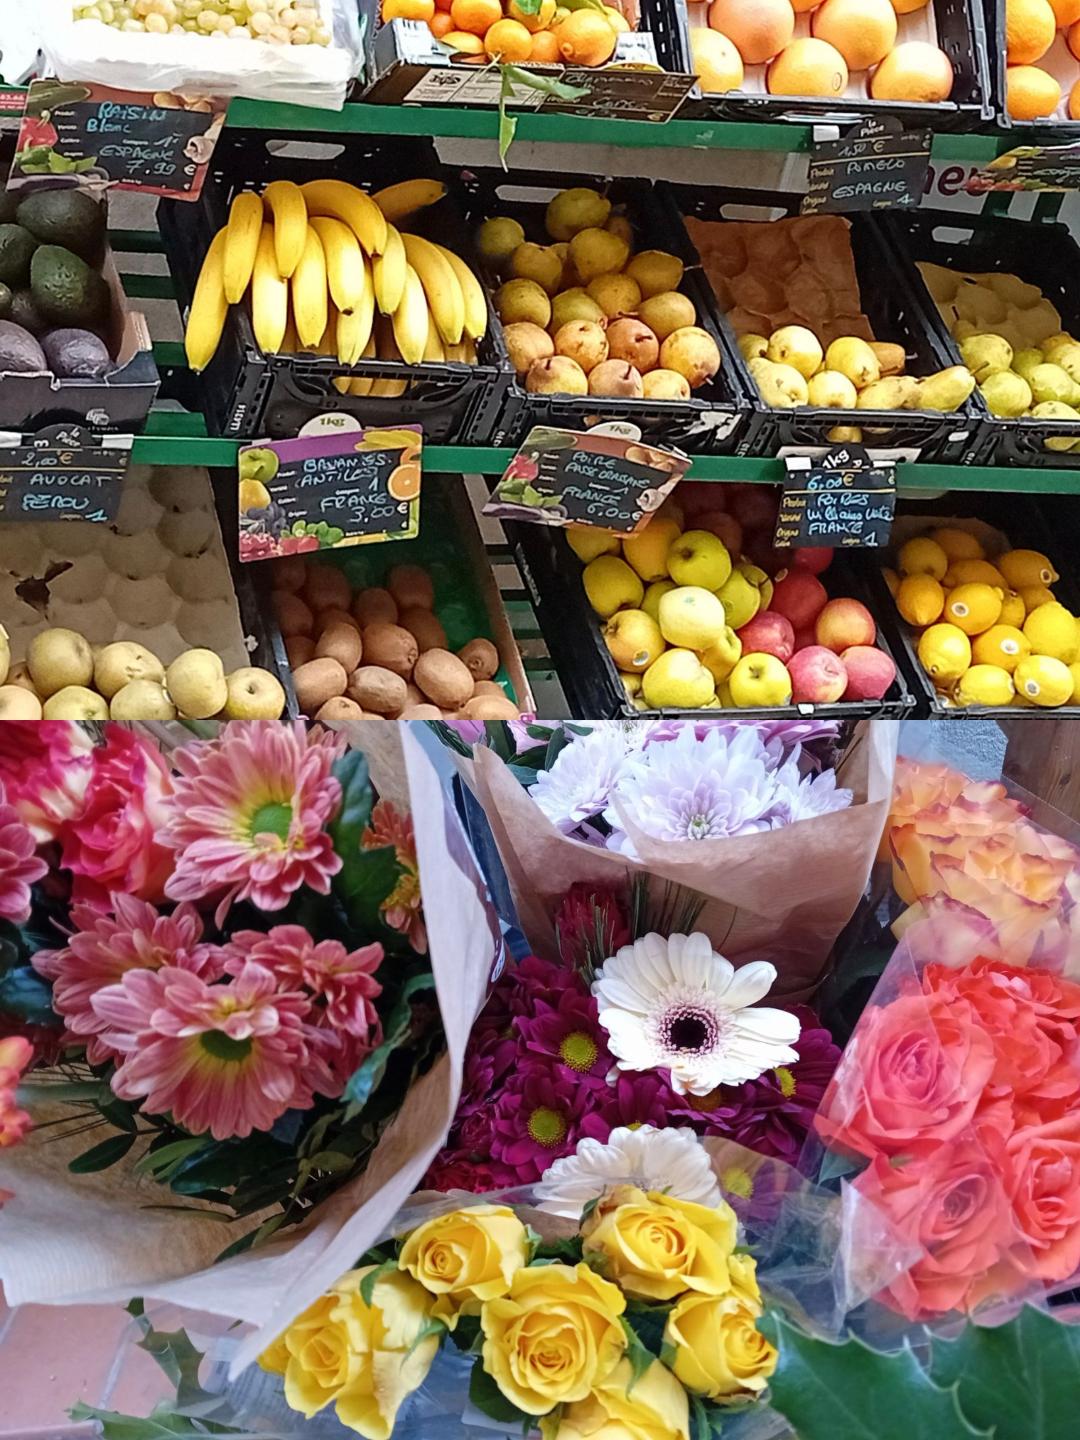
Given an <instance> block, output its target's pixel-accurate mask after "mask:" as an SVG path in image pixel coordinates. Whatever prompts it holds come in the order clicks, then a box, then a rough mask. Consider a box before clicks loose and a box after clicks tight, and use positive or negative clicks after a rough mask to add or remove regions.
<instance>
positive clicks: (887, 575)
mask: <svg viewBox="0 0 1080 1440" xmlns="http://www.w3.org/2000/svg"><path fill="white" fill-rule="evenodd" d="M881 574H882V577H883V578H884V581H885V584H886V585H887V586H888V587H889V594H890V595H891V596H892V597H893V599H894V600H895V599H896V592H897V590H899V589H900V576H899V575H898V574H897V573H896V571H895V570H890V569H889V568H888V566H886V567H885V569H884V570H882V572H881ZM930 578H931V579H933V576H931V577H930Z"/></svg>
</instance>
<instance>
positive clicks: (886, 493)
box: [774, 445, 896, 549]
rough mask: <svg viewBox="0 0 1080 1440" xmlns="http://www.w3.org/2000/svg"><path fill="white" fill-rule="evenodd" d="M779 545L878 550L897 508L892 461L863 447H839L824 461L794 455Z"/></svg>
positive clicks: (788, 462) (778, 527) (788, 461)
mask: <svg viewBox="0 0 1080 1440" xmlns="http://www.w3.org/2000/svg"><path fill="white" fill-rule="evenodd" d="M784 464H785V465H786V466H787V472H788V473H787V479H786V480H785V482H784V494H783V498H782V499H781V501H780V514H779V516H778V518H777V521H776V536H775V540H774V544H776V545H777V546H779V547H781V548H785V547H787V546H791V547H792V548H794V549H800V548H802V547H805V546H818V545H832V546H837V547H840V548H842V549H852V548H856V547H860V548H868V549H878V548H880V547H881V546H883V545H885V544H886V543H887V541H888V538H889V531H890V530H891V529H892V522H893V512H894V510H895V509H896V474H895V468H894V466H893V465H892V462H891V461H888V460H872V459H871V458H870V456H869V455H868V454H867V452H866V450H865V449H864V448H863V447H862V446H861V445H837V446H834V447H833V449H831V450H829V451H827V453H826V454H825V455H823V456H822V457H821V459H820V460H810V459H808V458H807V457H806V456H795V455H789V456H787V457H786V459H785V461H784Z"/></svg>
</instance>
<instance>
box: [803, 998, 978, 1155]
mask: <svg viewBox="0 0 1080 1440" xmlns="http://www.w3.org/2000/svg"><path fill="white" fill-rule="evenodd" d="M993 1070H994V1047H993V1044H992V1042H991V1040H990V1037H989V1036H988V1035H987V1034H986V1033H985V1032H984V1031H983V1029H982V1027H981V1024H980V1023H979V1021H978V1018H977V1017H976V1016H975V1015H974V1013H973V1011H972V1009H971V1006H970V1005H968V1004H966V1003H964V1002H962V1001H959V1002H958V1001H946V1000H944V999H943V998H942V997H940V996H936V995H904V996H901V997H900V999H898V1000H893V1001H891V1002H890V1003H888V1004H885V1005H880V1006H877V1007H876V1008H874V1009H871V1010H868V1011H866V1012H865V1014H864V1015H863V1017H862V1019H861V1020H860V1021H859V1026H858V1029H857V1030H856V1032H855V1035H854V1037H853V1039H852V1041H851V1043H850V1044H849V1045H848V1048H847V1050H846V1051H845V1053H844V1058H843V1060H842V1061H841V1062H840V1068H839V1070H838V1071H837V1072H836V1076H835V1077H834V1079H833V1081H832V1083H831V1084H830V1086H829V1089H828V1091H827V1092H826V1095H825V1099H824V1101H823V1102H822V1107H821V1110H820V1111H819V1113H818V1116H817V1119H816V1120H815V1126H816V1128H817V1131H818V1134H819V1135H821V1137H822V1138H823V1139H824V1140H825V1141H826V1142H827V1143H828V1144H831V1145H834V1146H836V1147H837V1148H838V1149H841V1150H846V1151H848V1152H854V1153H855V1154H857V1155H865V1156H868V1157H870V1158H871V1159H872V1158H873V1157H874V1156H877V1155H904V1154H908V1153H910V1152H911V1151H913V1150H916V1149H919V1150H925V1149H927V1148H932V1147H933V1146H935V1145H936V1144H937V1143H938V1142H941V1141H947V1140H953V1139H955V1138H956V1137H957V1136H958V1135H960V1134H962V1133H963V1131H965V1130H966V1129H967V1128H968V1126H969V1125H970V1124H971V1121H972V1119H973V1117H974V1115H975V1112H976V1109H977V1108H978V1105H979V1102H980V1100H981V1099H982V1097H983V1091H984V1089H985V1087H986V1085H987V1082H988V1081H989V1080H990V1077H991V1075H992V1074H993Z"/></svg>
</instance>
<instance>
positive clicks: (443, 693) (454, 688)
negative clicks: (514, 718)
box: [413, 650, 517, 714]
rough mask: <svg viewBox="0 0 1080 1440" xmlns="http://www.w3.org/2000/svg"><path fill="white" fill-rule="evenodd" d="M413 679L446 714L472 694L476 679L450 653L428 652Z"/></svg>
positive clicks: (447, 651)
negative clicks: (446, 711)
mask: <svg viewBox="0 0 1080 1440" xmlns="http://www.w3.org/2000/svg"><path fill="white" fill-rule="evenodd" d="M413 679H414V680H415V681H416V683H417V685H419V686H420V689H421V690H423V692H424V694H425V695H426V696H427V697H428V699H429V700H434V702H435V704H436V705H438V706H439V707H440V708H441V709H443V710H456V709H457V707H458V706H459V705H464V703H465V701H466V700H468V699H469V698H470V696H471V695H472V693H473V677H472V675H471V674H470V673H469V668H468V666H467V665H465V664H464V663H463V662H462V661H461V660H459V659H458V657H457V656H456V655H451V654H450V651H449V650H425V651H424V653H423V654H422V655H421V656H420V658H419V659H418V660H417V662H416V669H415V670H414V671H413ZM514 713H515V714H517V712H516V711H515V712H514Z"/></svg>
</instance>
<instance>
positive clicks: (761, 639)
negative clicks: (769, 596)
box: [738, 610, 795, 664]
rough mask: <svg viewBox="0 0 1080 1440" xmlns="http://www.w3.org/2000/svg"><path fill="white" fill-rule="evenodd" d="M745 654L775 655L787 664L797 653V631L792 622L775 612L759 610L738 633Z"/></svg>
mask: <svg viewBox="0 0 1080 1440" xmlns="http://www.w3.org/2000/svg"><path fill="white" fill-rule="evenodd" d="M738 635H739V640H740V642H741V643H742V648H743V654H744V655H748V654H750V653H751V652H752V651H756V652H758V653H759V654H763V655H775V656H776V658H777V660H782V661H783V662H784V663H785V664H786V663H787V661H789V660H790V659H791V657H792V655H794V653H795V631H794V629H793V627H792V624H791V621H790V620H788V619H787V618H786V616H784V615H778V614H777V613H776V612H775V611H774V610H759V611H758V613H757V614H756V615H755V616H754V617H753V619H752V620H748V621H747V622H746V624H745V625H744V626H743V627H742V629H741V630H740V631H739V632H738Z"/></svg>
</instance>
